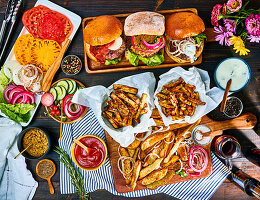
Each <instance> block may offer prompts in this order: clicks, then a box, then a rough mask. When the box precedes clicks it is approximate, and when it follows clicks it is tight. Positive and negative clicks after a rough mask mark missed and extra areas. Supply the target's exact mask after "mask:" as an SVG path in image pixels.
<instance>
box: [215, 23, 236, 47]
mask: <svg viewBox="0 0 260 200" xmlns="http://www.w3.org/2000/svg"><path fill="white" fill-rule="evenodd" d="M214 32H215V33H218V35H216V36H215V40H216V41H218V42H219V44H221V45H223V44H224V45H225V46H230V45H231V43H230V41H229V37H230V36H232V35H233V33H232V32H229V31H227V32H226V31H224V29H223V27H222V26H218V27H216V26H215V27H214Z"/></svg>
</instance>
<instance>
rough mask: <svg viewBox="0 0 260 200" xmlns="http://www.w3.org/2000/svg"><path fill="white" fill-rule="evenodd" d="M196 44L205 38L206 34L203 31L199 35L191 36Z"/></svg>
mask: <svg viewBox="0 0 260 200" xmlns="http://www.w3.org/2000/svg"><path fill="white" fill-rule="evenodd" d="M193 37H194V38H195V40H196V42H197V43H198V44H200V43H201V41H202V40H203V39H207V36H206V35H205V34H204V33H201V34H199V35H196V36H193Z"/></svg>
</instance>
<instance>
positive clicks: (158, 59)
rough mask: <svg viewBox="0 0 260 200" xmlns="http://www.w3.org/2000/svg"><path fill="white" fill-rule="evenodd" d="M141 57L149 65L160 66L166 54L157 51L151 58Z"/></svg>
mask: <svg viewBox="0 0 260 200" xmlns="http://www.w3.org/2000/svg"><path fill="white" fill-rule="evenodd" d="M139 59H140V60H141V61H142V62H143V63H145V64H146V65H148V66H158V65H160V64H161V63H162V62H163V61H164V56H163V55H162V54H161V53H157V54H155V55H153V56H152V57H150V58H144V57H141V56H139Z"/></svg>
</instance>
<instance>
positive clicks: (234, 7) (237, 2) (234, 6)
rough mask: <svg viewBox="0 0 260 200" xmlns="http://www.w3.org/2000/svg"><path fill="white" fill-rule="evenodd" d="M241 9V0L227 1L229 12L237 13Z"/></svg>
mask: <svg viewBox="0 0 260 200" xmlns="http://www.w3.org/2000/svg"><path fill="white" fill-rule="evenodd" d="M241 7H242V0H228V2H227V8H228V9H229V10H230V11H231V12H237V11H238V10H239V9H240V8H241Z"/></svg>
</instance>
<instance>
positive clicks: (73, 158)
mask: <svg viewBox="0 0 260 200" xmlns="http://www.w3.org/2000/svg"><path fill="white" fill-rule="evenodd" d="M84 137H94V138H97V139H98V140H99V141H100V142H102V144H103V145H104V148H105V157H104V160H103V161H102V163H101V164H100V165H99V166H97V167H94V168H84V167H82V166H80V165H79V163H78V162H77V160H76V157H75V154H74V149H75V146H76V144H75V143H73V144H72V146H71V157H72V160H73V162H74V163H75V164H76V165H77V166H78V167H79V168H81V169H84V170H87V171H94V170H97V169H98V168H100V167H101V166H102V165H103V164H104V162H105V160H106V158H107V145H106V143H105V142H104V140H102V139H101V138H100V137H98V136H95V135H83V136H81V137H79V138H78V139H77V140H80V139H81V138H84Z"/></svg>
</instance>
